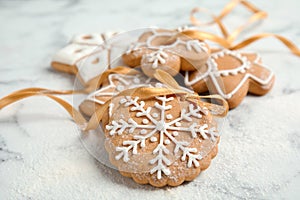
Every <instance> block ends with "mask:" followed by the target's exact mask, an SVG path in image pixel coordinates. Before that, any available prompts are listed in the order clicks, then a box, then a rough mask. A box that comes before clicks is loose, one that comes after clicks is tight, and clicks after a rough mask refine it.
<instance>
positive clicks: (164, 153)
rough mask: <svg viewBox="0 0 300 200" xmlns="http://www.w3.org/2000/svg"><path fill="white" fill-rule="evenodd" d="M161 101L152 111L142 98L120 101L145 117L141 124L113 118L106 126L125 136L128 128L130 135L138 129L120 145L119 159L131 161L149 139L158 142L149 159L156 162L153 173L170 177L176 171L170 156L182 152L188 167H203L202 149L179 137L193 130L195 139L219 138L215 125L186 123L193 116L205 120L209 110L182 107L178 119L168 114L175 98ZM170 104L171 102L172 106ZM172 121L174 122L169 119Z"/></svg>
mask: <svg viewBox="0 0 300 200" xmlns="http://www.w3.org/2000/svg"><path fill="white" fill-rule="evenodd" d="M156 99H157V100H158V101H157V102H155V104H154V106H153V107H155V108H156V109H157V110H158V113H157V112H152V113H151V110H153V107H150V106H149V107H147V108H145V102H144V101H140V102H138V100H139V98H138V97H134V98H132V97H130V96H127V97H124V98H122V99H121V100H120V102H119V103H120V104H121V105H124V106H125V107H131V108H130V110H131V111H136V112H137V113H136V117H137V118H140V117H143V118H144V119H143V120H142V121H141V123H138V122H136V121H135V120H134V119H133V118H129V119H128V120H127V119H123V118H121V119H118V120H112V121H111V124H108V125H106V127H105V128H106V130H108V131H109V134H110V135H111V136H114V135H122V134H123V133H124V131H126V130H128V134H133V133H134V131H136V130H137V131H138V132H137V134H135V135H133V139H132V140H125V141H123V143H122V146H117V147H116V152H119V153H118V154H117V155H116V156H115V159H116V160H120V159H122V160H123V161H124V162H129V161H130V157H131V154H130V152H132V155H137V154H138V147H140V148H145V147H146V141H147V140H149V141H150V142H151V143H154V144H155V145H156V147H155V148H154V150H153V151H152V154H153V155H154V156H155V157H154V158H153V159H151V160H149V164H150V165H153V168H152V169H151V170H150V174H154V173H156V174H157V179H161V178H162V174H165V175H166V176H169V175H170V174H171V173H172V172H171V171H170V169H169V166H170V165H171V164H172V162H171V160H169V158H168V155H169V154H171V153H172V154H174V155H177V154H178V152H181V157H180V159H181V161H187V167H188V168H190V167H192V166H195V167H199V166H200V162H199V161H200V160H201V159H202V158H203V157H202V155H201V152H198V150H197V148H191V147H189V142H187V141H181V140H179V139H178V138H177V136H178V135H179V132H184V133H189V134H190V135H191V137H192V138H197V136H198V135H200V136H201V137H202V138H203V139H210V140H211V141H215V140H216V137H218V133H217V132H216V130H215V128H214V127H212V128H209V127H208V125H207V124H203V125H200V124H198V123H195V122H194V123H192V124H191V125H190V124H188V125H186V126H185V125H184V122H192V120H193V118H194V119H195V118H196V119H201V118H202V116H203V115H206V112H203V111H202V110H203V108H201V107H200V106H198V105H197V106H195V105H194V104H192V103H190V104H189V105H188V107H187V108H184V109H182V110H181V114H180V116H179V117H177V118H175V119H174V116H172V115H171V114H166V111H168V110H171V109H172V105H170V104H169V103H168V102H171V101H173V100H174V97H166V96H158V97H156ZM168 104H169V105H168ZM166 120H170V121H168V122H167V121H166ZM155 134H156V135H157V134H158V135H159V137H156V136H155ZM171 143H172V144H173V145H174V148H173V150H172V152H171V151H170V150H169V149H168V148H167V146H168V145H170V144H171Z"/></svg>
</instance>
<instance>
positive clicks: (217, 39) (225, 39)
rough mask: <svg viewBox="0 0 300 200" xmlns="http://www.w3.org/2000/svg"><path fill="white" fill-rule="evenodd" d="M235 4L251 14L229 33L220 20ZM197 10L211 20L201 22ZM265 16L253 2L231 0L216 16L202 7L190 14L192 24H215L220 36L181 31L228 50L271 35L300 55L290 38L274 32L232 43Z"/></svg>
mask: <svg viewBox="0 0 300 200" xmlns="http://www.w3.org/2000/svg"><path fill="white" fill-rule="evenodd" d="M237 5H242V6H244V7H245V8H247V9H248V10H249V11H250V12H252V13H253V15H252V16H251V17H250V18H249V19H248V20H247V21H246V22H245V23H244V24H242V25H241V26H239V27H238V28H236V29H235V30H234V31H233V32H232V33H229V31H228V30H227V28H226V26H225V25H224V23H223V22H222V20H223V19H224V17H226V16H227V15H229V14H230V13H231V12H232V10H233V9H234V8H235V7H236V6H237ZM199 12H204V13H208V14H209V15H210V17H211V18H212V21H210V22H207V23H201V22H200V20H198V19H197V18H196V17H195V14H196V13H199ZM266 17H267V13H266V12H264V11H262V10H260V9H258V8H257V7H255V6H254V5H253V4H251V3H250V2H248V1H246V0H232V1H230V2H229V3H228V4H227V5H226V6H225V7H224V8H223V10H222V11H221V13H220V14H219V15H218V16H215V15H214V14H212V13H211V12H210V11H209V10H207V9H204V8H194V9H193V10H192V11H191V14H190V21H191V23H192V24H193V25H195V26H204V25H212V24H217V25H218V27H219V29H220V31H221V33H222V36H218V35H216V34H213V33H208V32H203V31H198V30H187V31H183V32H182V33H183V34H185V35H187V36H189V37H191V38H194V39H199V40H209V41H211V42H214V43H217V44H219V45H220V46H222V47H224V48H226V49H230V50H237V49H242V48H244V47H246V46H248V45H250V44H252V43H254V42H256V41H258V40H261V39H263V38H267V37H273V38H275V39H277V40H279V41H280V42H281V43H283V44H284V45H285V46H286V47H287V48H288V49H289V50H290V51H291V52H292V53H293V54H295V55H297V56H300V49H299V48H298V47H297V46H296V45H295V44H294V43H293V42H291V41H290V40H288V39H287V38H285V37H283V36H281V35H278V34H274V33H260V34H256V35H252V36H250V37H248V38H246V39H244V40H242V41H241V42H239V43H237V44H234V42H235V40H236V38H237V37H238V36H239V35H240V34H241V33H242V32H243V31H244V30H245V29H246V28H247V27H249V26H250V25H251V24H253V23H255V22H258V21H261V20H263V19H265V18H266Z"/></svg>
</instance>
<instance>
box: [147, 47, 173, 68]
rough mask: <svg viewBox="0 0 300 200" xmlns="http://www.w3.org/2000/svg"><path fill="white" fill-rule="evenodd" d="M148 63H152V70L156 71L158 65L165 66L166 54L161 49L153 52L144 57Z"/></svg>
mask: <svg viewBox="0 0 300 200" xmlns="http://www.w3.org/2000/svg"><path fill="white" fill-rule="evenodd" d="M144 56H146V59H147V61H148V62H150V63H152V68H153V69H156V68H157V67H158V64H159V63H160V64H166V58H168V57H169V56H168V54H167V53H166V52H164V51H163V50H162V49H159V50H157V51H154V52H152V53H150V54H146V55H144Z"/></svg>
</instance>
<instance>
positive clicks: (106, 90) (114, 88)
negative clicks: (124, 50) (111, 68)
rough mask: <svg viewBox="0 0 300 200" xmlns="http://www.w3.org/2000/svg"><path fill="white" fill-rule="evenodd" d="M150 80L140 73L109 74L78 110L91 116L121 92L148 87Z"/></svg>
mask: <svg viewBox="0 0 300 200" xmlns="http://www.w3.org/2000/svg"><path fill="white" fill-rule="evenodd" d="M150 81H151V78H149V77H146V76H145V75H143V74H142V73H138V74H134V75H129V74H110V75H109V76H108V77H107V80H105V82H104V83H103V84H102V86H101V87H100V88H99V89H98V90H96V91H95V92H93V93H91V94H90V95H89V96H88V97H87V98H86V100H84V101H83V102H82V103H81V104H80V106H79V108H80V110H81V112H83V113H84V114H86V115H88V116H91V115H92V114H93V113H94V112H95V110H96V109H99V108H100V107H101V106H102V105H103V104H105V103H106V101H108V100H109V99H111V98H112V97H113V96H115V95H117V94H118V93H120V92H122V91H123V90H126V89H130V88H137V87H143V86H144V87H145V86H146V87H147V86H148V87H149V86H151V84H150Z"/></svg>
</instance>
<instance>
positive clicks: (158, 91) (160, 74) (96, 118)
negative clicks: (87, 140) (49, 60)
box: [0, 70, 228, 131]
mask: <svg viewBox="0 0 300 200" xmlns="http://www.w3.org/2000/svg"><path fill="white" fill-rule="evenodd" d="M155 77H156V78H157V79H158V80H160V81H161V82H163V83H165V84H167V85H168V86H169V87H168V88H146V87H142V88H134V89H128V90H124V91H122V92H121V93H119V94H118V95H116V96H115V97H120V96H133V97H139V99H140V100H146V99H151V98H154V97H156V96H161V95H180V96H181V97H182V98H183V100H187V101H191V102H194V103H196V104H198V105H201V106H203V105H204V106H205V107H207V108H208V110H210V111H211V112H212V114H213V115H214V116H216V117H224V116H225V115H226V114H227V112H228V104H227V102H226V100H224V99H223V98H222V97H220V96H218V95H210V96H199V95H198V94H196V93H189V92H187V91H185V90H182V89H181V88H180V86H179V85H178V84H177V82H176V81H175V80H174V78H173V77H172V76H171V75H169V74H168V73H167V72H164V71H162V70H157V71H156V73H155ZM78 93H80V92H78V91H72V90H66V91H57V90H49V89H44V88H27V89H23V90H19V91H16V92H13V93H12V94H10V95H8V96H6V97H4V98H2V99H0V110H1V109H3V108H4V107H6V106H8V105H10V104H12V103H14V102H17V101H19V100H22V99H24V98H28V97H32V96H45V97H48V98H50V99H52V100H54V101H55V102H57V103H58V104H59V105H61V106H62V107H63V108H64V109H65V110H66V111H67V112H68V113H69V114H70V116H71V117H72V118H73V120H74V121H75V123H77V124H78V125H79V127H81V129H82V130H84V131H88V130H94V129H96V128H97V127H98V126H99V123H100V122H101V120H102V118H103V116H104V114H105V113H106V112H107V109H108V107H109V104H110V103H111V101H112V99H110V100H108V101H107V102H106V103H105V104H104V105H103V106H102V107H100V108H99V109H97V110H96V111H95V113H94V114H93V115H92V117H91V118H90V120H89V121H87V120H86V119H85V118H84V117H83V115H82V114H81V113H80V112H79V111H77V110H76V109H75V108H74V107H73V106H72V105H71V104H69V103H68V102H66V101H64V100H62V99H61V98H59V97H56V96H54V95H70V94H78ZM112 98H114V97H112ZM202 99H216V100H217V101H219V102H221V104H222V105H218V104H214V103H209V102H203V101H201V100H202Z"/></svg>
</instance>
